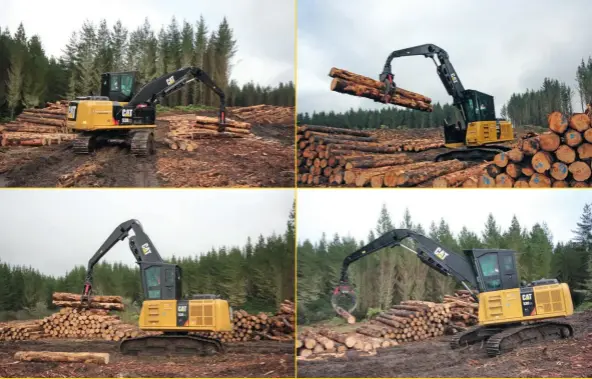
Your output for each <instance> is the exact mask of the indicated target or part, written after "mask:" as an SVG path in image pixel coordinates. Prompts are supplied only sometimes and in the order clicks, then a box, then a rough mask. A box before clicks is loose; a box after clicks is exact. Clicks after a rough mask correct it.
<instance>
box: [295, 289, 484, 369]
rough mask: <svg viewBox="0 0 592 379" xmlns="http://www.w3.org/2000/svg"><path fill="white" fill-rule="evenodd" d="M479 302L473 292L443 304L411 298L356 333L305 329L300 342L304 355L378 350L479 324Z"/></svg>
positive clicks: (315, 355) (300, 335)
mask: <svg viewBox="0 0 592 379" xmlns="http://www.w3.org/2000/svg"><path fill="white" fill-rule="evenodd" d="M478 308H479V306H478V304H477V303H476V302H475V300H473V298H472V297H471V295H470V293H469V292H468V291H465V290H461V291H457V292H456V293H455V294H454V295H452V296H450V295H446V296H444V301H443V302H442V303H434V302H429V301H419V300H408V301H402V302H401V303H400V304H398V305H393V306H391V308H390V309H389V310H387V311H384V312H381V313H380V314H378V315H377V316H376V317H374V318H373V319H372V320H370V321H368V322H364V323H360V324H358V327H357V329H355V331H352V332H348V333H343V332H338V331H334V330H330V329H328V328H323V329H320V330H305V331H304V332H302V333H300V334H299V336H298V339H297V342H296V346H297V348H298V355H299V357H301V358H308V357H313V358H314V357H317V356H321V357H325V356H334V355H335V354H339V353H343V352H346V351H348V350H358V351H363V352H375V351H376V350H377V349H380V348H386V347H390V346H396V345H399V344H402V343H408V342H413V341H420V340H425V339H428V338H432V337H438V336H442V335H444V334H454V333H458V332H459V331H462V330H466V329H467V327H469V326H471V325H475V324H477V321H478V315H477V311H478Z"/></svg>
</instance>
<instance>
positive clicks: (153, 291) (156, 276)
mask: <svg viewBox="0 0 592 379" xmlns="http://www.w3.org/2000/svg"><path fill="white" fill-rule="evenodd" d="M145 272H146V286H147V287H148V298H149V299H160V267H150V268H147V269H146V271H145Z"/></svg>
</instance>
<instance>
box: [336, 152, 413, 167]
mask: <svg viewBox="0 0 592 379" xmlns="http://www.w3.org/2000/svg"><path fill="white" fill-rule="evenodd" d="M407 163H413V159H411V158H409V157H408V156H407V155H406V154H401V155H393V157H392V158H390V159H372V158H368V159H367V160H356V161H353V162H347V163H346V164H345V169H346V170H351V169H353V168H377V167H387V166H397V165H403V164H407Z"/></svg>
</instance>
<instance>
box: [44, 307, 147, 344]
mask: <svg viewBox="0 0 592 379" xmlns="http://www.w3.org/2000/svg"><path fill="white" fill-rule="evenodd" d="M41 327H42V328H43V335H44V336H47V337H53V338H81V339H103V340H107V341H121V340H123V339H125V338H133V337H138V336H141V335H146V333H145V332H143V331H142V330H140V329H139V328H138V327H137V326H135V325H129V324H125V323H123V321H121V319H120V318H119V316H115V315H111V314H109V313H108V311H106V310H103V309H86V310H82V309H77V308H62V309H61V310H60V311H59V312H58V313H54V314H53V315H51V316H49V317H46V318H44V319H43V320H41Z"/></svg>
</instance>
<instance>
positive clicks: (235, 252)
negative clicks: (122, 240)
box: [0, 208, 295, 318]
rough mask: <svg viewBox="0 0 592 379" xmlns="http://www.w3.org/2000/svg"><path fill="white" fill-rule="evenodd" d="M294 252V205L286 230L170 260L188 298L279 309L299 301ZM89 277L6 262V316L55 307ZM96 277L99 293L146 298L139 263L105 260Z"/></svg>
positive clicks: (2, 282)
mask: <svg viewBox="0 0 592 379" xmlns="http://www.w3.org/2000/svg"><path fill="white" fill-rule="evenodd" d="M294 250H295V234H294V208H292V211H291V212H290V215H289V218H288V221H287V225H286V229H285V231H284V232H283V233H282V234H272V235H269V236H263V235H260V236H259V237H258V239H257V240H256V241H252V240H251V239H250V238H249V239H248V240H247V241H246V243H245V245H244V246H242V247H239V246H231V247H219V248H212V249H211V250H210V251H208V252H204V253H203V254H199V255H195V256H191V257H175V256H172V257H170V258H168V259H166V258H165V259H166V260H167V261H168V262H171V263H176V264H178V265H179V266H181V269H182V272H183V278H182V282H183V294H185V296H190V295H191V294H217V295H220V296H221V297H222V298H223V299H227V300H228V301H229V303H230V305H231V306H232V307H234V308H235V309H238V308H243V309H246V310H248V311H249V310H251V311H258V312H259V311H268V312H273V311H276V310H277V307H278V305H279V304H280V303H281V302H282V301H283V300H285V299H291V300H293V299H294V256H295V255H294V254H295V253H294ZM89 258H90V256H89ZM85 277H86V267H85V266H82V265H79V266H76V267H74V268H72V269H71V270H69V271H67V272H66V273H65V274H64V275H62V276H59V277H54V276H50V275H44V274H42V273H40V272H39V271H38V270H36V269H33V268H31V267H21V266H11V265H9V264H8V263H6V262H0V311H3V312H4V314H3V317H4V318H11V317H16V316H15V314H16V312H19V311H26V312H29V313H33V312H34V311H35V310H39V309H50V310H53V309H55V307H53V306H52V304H51V295H52V293H53V292H71V293H81V292H82V287H83V284H84V279H85ZM93 280H94V281H93V293H94V294H96V295H101V294H102V295H120V296H123V297H124V298H125V299H126V301H127V302H128V303H135V304H136V305H139V304H140V303H141V301H142V299H143V292H142V283H141V281H140V272H139V270H138V268H137V267H130V266H128V265H125V264H122V263H110V262H101V263H99V264H97V265H96V266H95V268H94V271H93Z"/></svg>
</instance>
